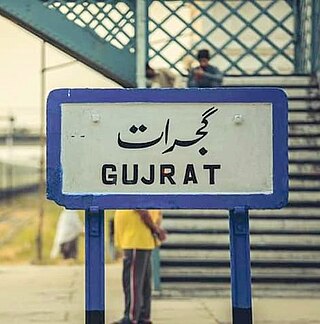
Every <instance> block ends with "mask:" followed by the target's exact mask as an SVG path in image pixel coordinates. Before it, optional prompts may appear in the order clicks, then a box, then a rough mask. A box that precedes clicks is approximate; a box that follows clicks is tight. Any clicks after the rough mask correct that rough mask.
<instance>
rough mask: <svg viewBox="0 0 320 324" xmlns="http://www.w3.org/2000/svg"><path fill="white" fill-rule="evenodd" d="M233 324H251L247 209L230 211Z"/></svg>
mask: <svg viewBox="0 0 320 324" xmlns="http://www.w3.org/2000/svg"><path fill="white" fill-rule="evenodd" d="M229 216H230V217H229V222H230V223H229V226H230V258H231V290H232V317H233V324H251V323H252V306H251V264H250V241H249V235H250V234H249V213H248V209H246V208H242V207H240V208H234V209H232V210H230V211H229Z"/></svg>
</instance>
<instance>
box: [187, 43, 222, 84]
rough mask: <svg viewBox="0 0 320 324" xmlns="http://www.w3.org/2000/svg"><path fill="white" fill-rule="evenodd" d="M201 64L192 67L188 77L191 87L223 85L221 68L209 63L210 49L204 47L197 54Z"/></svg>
mask: <svg viewBox="0 0 320 324" xmlns="http://www.w3.org/2000/svg"><path fill="white" fill-rule="evenodd" d="M197 58H198V61H199V66H198V67H196V68H194V69H192V70H191V71H190V73H189V77H188V87H190V88H214V87H220V86H221V85H222V79H223V75H222V73H221V72H220V71H219V69H218V68H217V67H215V66H212V65H210V64H209V59H210V55H209V51H208V50H206V49H202V50H200V51H199V52H198V55H197Z"/></svg>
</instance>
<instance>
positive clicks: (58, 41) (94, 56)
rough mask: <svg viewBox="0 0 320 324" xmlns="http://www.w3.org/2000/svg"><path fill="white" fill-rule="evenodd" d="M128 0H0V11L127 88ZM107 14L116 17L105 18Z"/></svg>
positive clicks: (130, 79)
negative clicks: (69, 0)
mask: <svg viewBox="0 0 320 324" xmlns="http://www.w3.org/2000/svg"><path fill="white" fill-rule="evenodd" d="M131 3H132V1H104V2H99V3H96V2H95V3H89V2H84V1H73V2H66V1H39V0H24V1H21V0H0V14H1V15H3V16H5V17H8V18H9V19H11V20H13V21H14V22H16V23H18V24H19V25H21V26H23V27H24V28H26V29H28V30H30V31H31V32H32V33H34V34H36V35H38V36H40V37H41V38H43V39H44V40H46V41H47V42H49V43H51V44H53V45H54V46H56V47H58V48H60V49H62V50H63V51H65V52H67V53H68V54H70V55H72V56H74V57H75V58H77V59H78V60H80V61H82V62H84V63H85V64H87V65H88V66H91V67H92V68H94V69H95V70H97V71H99V72H101V73H102V74H104V75H105V76H106V77H108V78H111V79H113V80H114V81H116V82H118V83H120V84H121V85H123V86H127V87H128V86H134V85H135V54H134V48H135V36H134V27H133V26H134V20H135V17H134V8H132V5H131ZM49 9H51V10H49ZM111 13H112V16H113V17H115V16H116V14H118V17H120V18H119V19H118V18H113V19H111V18H110V19H109V18H108V16H109V14H111ZM107 19H109V22H106V20H107ZM112 25H113V26H112ZM93 26H95V27H94V28H93ZM110 26H112V27H110ZM126 26H128V28H127V29H126ZM94 31H95V33H94ZM120 33H122V35H121V37H120V38H118V36H119V35H120ZM103 34H105V35H106V37H105V40H106V41H103V39H102V37H101V36H102V35H103ZM124 35H125V36H126V40H124V39H125V37H124Z"/></svg>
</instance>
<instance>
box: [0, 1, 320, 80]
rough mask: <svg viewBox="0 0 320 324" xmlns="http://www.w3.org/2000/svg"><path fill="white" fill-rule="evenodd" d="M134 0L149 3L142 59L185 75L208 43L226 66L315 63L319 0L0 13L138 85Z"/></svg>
mask: <svg viewBox="0 0 320 324" xmlns="http://www.w3.org/2000/svg"><path fill="white" fill-rule="evenodd" d="M138 1H140V2H139V3H145V6H146V9H147V17H145V18H146V23H145V30H146V34H147V35H148V37H147V39H146V42H145V43H146V60H148V61H149V62H150V64H151V65H152V66H154V67H166V68H170V69H172V70H174V71H175V72H176V73H178V74H180V75H185V74H187V72H188V70H187V69H188V67H190V61H191V60H192V61H193V63H195V62H196V53H197V51H198V50H199V49H201V48H207V49H209V50H210V52H211V54H212V63H213V64H214V65H217V66H218V67H219V69H221V70H222V71H223V72H224V73H225V74H238V75H244V74H255V75H257V74H271V75H277V74H292V73H311V72H313V73H315V72H316V71H319V20H320V19H319V12H320V5H319V3H320V1H319V0H250V1H247V0H246V1H245V0H210V1H209V0H135V1H133V0H108V1H93V0H90V1H89V0H88V1H83V0H63V1H62V0H60V1H56V0H48V1H42V0H23V1H21V0H0V14H3V15H4V16H6V17H9V18H10V19H12V20H14V21H15V22H17V23H19V24H21V25H22V26H23V27H25V28H27V29H29V30H30V31H32V32H33V33H35V34H37V35H39V36H40V37H42V38H44V39H45V40H47V41H48V42H50V43H52V44H53V45H55V46H57V47H59V48H61V49H63V50H64V51H66V52H67V53H69V54H71V55H73V56H74V57H76V58H77V59H79V60H81V61H83V62H84V63H86V64H88V65H89V66H91V67H93V68H94V69H96V70H98V71H100V72H101V73H103V74H104V75H105V76H107V77H109V78H111V79H113V80H115V81H117V82H118V83H120V84H121V85H123V86H135V85H136V81H137V80H136V76H137V71H136V70H137V69H136V62H137V58H136V55H137V54H139V53H137V52H138V51H137V42H136V35H137V29H136V27H137V26H136V22H137V21H138V20H137V12H136V9H137V8H136V5H137V3H138ZM188 64H189V65H188ZM140 65H141V64H140Z"/></svg>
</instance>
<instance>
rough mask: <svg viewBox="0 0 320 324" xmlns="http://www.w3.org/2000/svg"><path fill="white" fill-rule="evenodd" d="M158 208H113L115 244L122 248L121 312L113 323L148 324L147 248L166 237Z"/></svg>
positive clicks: (149, 279) (148, 262)
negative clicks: (120, 316)
mask: <svg viewBox="0 0 320 324" xmlns="http://www.w3.org/2000/svg"><path fill="white" fill-rule="evenodd" d="M161 220H162V216H161V212H160V210H117V211H116V213H115V218H114V226H115V245H116V246H117V247H119V248H121V249H123V253H124V258H123V272H122V287H123V292H124V297H125V309H124V316H123V318H122V319H121V320H119V321H116V322H113V324H151V323H152V322H151V320H150V315H151V314H150V313H151V252H152V250H153V249H154V248H155V247H156V246H158V245H160V243H161V242H162V241H164V240H165V239H166V232H165V230H164V229H162V228H161V226H160V223H161Z"/></svg>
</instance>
